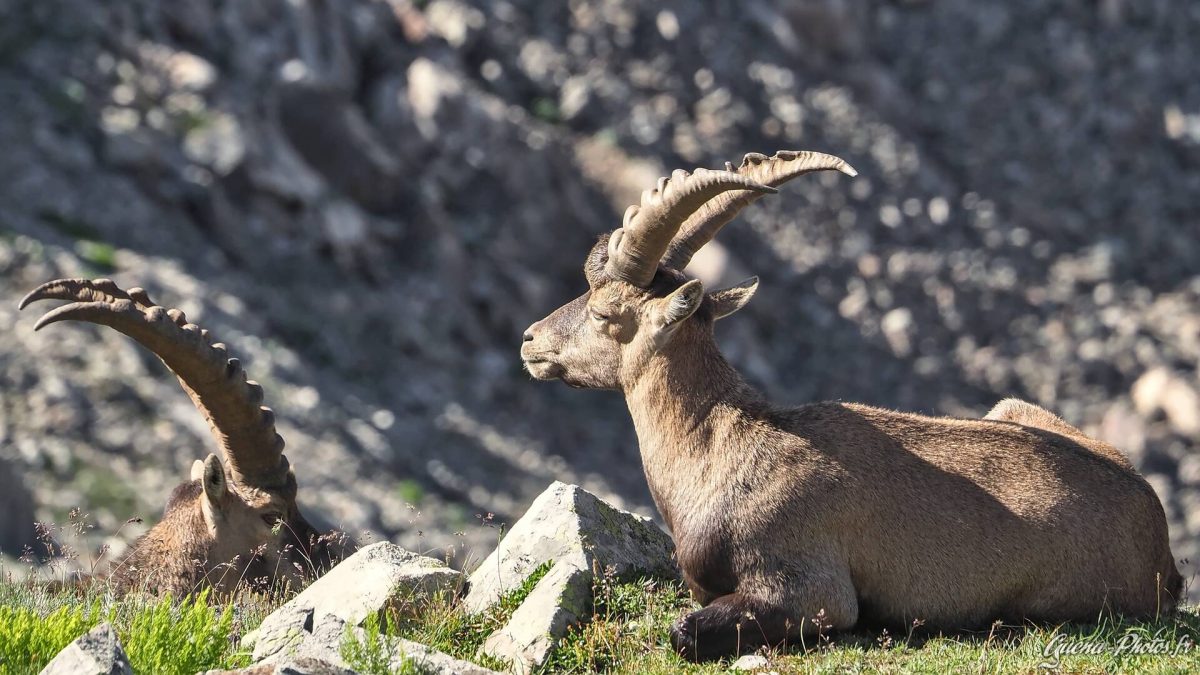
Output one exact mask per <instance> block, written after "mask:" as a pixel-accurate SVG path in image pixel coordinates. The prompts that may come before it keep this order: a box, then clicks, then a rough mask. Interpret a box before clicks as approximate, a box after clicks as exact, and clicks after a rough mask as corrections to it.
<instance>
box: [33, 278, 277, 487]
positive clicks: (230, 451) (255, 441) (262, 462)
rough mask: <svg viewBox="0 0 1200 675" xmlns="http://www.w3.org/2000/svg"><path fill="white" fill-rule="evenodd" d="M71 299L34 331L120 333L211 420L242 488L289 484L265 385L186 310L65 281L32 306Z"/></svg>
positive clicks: (104, 284)
mask: <svg viewBox="0 0 1200 675" xmlns="http://www.w3.org/2000/svg"><path fill="white" fill-rule="evenodd" d="M48 299H54V300H70V301H72V302H71V304H69V305H64V306H62V307H59V308H57V309H53V310H51V311H49V312H47V313H46V314H45V315H44V316H43V317H42V318H41V319H39V320H38V322H37V324H36V325H34V330H40V329H42V328H43V327H45V326H48V325H50V324H52V323H57V322H59V321H68V320H71V321H87V322H90V323H96V324H101V325H105V326H109V327H111V328H114V329H116V330H118V331H120V332H122V333H124V334H125V335H128V336H129V337H131V338H133V339H134V340H136V341H137V342H139V343H140V344H141V345H142V346H144V347H146V348H147V349H149V350H150V351H152V352H154V354H155V355H156V356H158V358H160V359H161V360H162V362H163V363H165V364H166V366H167V368H169V369H170V370H171V372H172V373H174V374H175V376H176V377H178V378H179V383H180V384H181V385H183V388H184V390H185V391H186V392H187V393H188V396H190V397H191V399H192V402H193V403H194V404H195V405H196V408H198V409H199V410H200V412H201V413H203V414H204V417H205V418H206V419H207V420H208V425H209V428H210V429H211V430H212V434H213V437H214V438H216V439H217V445H219V446H220V447H221V450H222V452H223V453H224V455H225V459H226V461H228V462H229V465H230V468H231V469H232V473H233V480H234V482H235V483H240V484H242V485H247V486H250V487H257V488H263V489H271V488H280V487H283V486H285V485H286V484H287V482H288V480H289V473H290V472H289V468H288V461H287V458H286V457H284V456H283V438H282V437H280V436H279V434H277V433H275V413H274V412H272V411H271V409H270V408H267V407H264V406H262V405H261V403H262V398H263V390H262V387H261V386H259V385H258V383H257V382H254V381H253V380H247V379H246V373H245V372H244V371H243V370H242V366H241V363H240V362H239V361H238V360H237V359H234V358H230V357H229V355H228V353H226V350H225V345H223V344H221V343H219V342H218V343H216V344H213V343H212V338H211V337H210V336H209V334H208V331H206V330H204V329H202V328H200V327H199V326H197V325H196V324H193V323H188V322H187V317H186V316H184V314H183V312H181V311H179V310H178V309H164V308H163V307H159V306H157V305H155V304H154V303H153V302H151V301H150V297H149V296H148V295H147V294H146V292H145V291H144V290H142V289H140V288H131V289H129V290H128V291H124V290H122V289H120V288H118V287H117V285H116V284H115V283H113V282H112V281H111V280H109V279H97V280H95V281H90V280H87V279H59V280H57V281H51V282H48V283H45V284H42V285H41V286H38V287H37V288H36V289H34V290H33V291H32V292H31V293H29V295H26V296H25V297H24V298H23V299H22V300H21V303H20V305H18V309H25V307H27V306H28V305H29V304H30V303H33V302H36V301H38V300H48Z"/></svg>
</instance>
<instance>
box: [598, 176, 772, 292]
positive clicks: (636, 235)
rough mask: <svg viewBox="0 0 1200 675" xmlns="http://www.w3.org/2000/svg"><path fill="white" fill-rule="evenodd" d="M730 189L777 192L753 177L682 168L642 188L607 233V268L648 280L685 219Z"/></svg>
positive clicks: (633, 278)
mask: <svg viewBox="0 0 1200 675" xmlns="http://www.w3.org/2000/svg"><path fill="white" fill-rule="evenodd" d="M728 190H736V191H738V192H751V193H753V194H757V193H765V192H775V188H772V187H768V186H766V185H762V184H760V183H759V182H757V181H755V180H754V179H753V178H751V177H748V176H743V175H739V174H737V173H733V172H728V171H710V170H708V169H696V171H695V173H692V174H688V172H686V171H683V170H682V169H681V170H678V171H675V172H674V173H673V174H671V177H670V178H659V179H658V185H657V186H656V187H655V188H654V189H652V190H646V191H645V192H643V193H642V203H641V204H640V205H637V204H635V205H633V206H630V207H629V209H627V210H626V211H625V219H624V224H623V225H622V226H621V227H620V228H618V229H617V230H615V231H614V232H613V233H612V236H611V237H610V238H609V240H608V247H609V248H608V270H609V272H610V273H612V274H613V276H616V277H617V278H619V279H622V280H624V281H627V282H629V283H631V284H633V285H635V286H640V287H643V288H645V287H647V286H649V285H650V282H651V281H652V280H653V279H654V272H655V271H656V270H657V269H658V261H659V259H661V258H662V255H663V253H664V252H665V251H666V250H667V245H668V244H670V243H671V238H672V237H674V236H675V232H676V231H678V230H679V226H680V225H681V224H682V223H683V222H684V219H685V218H687V217H688V216H689V215H691V214H692V212H693V211H695V210H696V209H698V208H700V207H701V206H703V205H704V204H705V203H707V202H708V201H709V200H711V199H713V198H715V197H717V196H718V195H720V194H721V193H723V192H726V191H728Z"/></svg>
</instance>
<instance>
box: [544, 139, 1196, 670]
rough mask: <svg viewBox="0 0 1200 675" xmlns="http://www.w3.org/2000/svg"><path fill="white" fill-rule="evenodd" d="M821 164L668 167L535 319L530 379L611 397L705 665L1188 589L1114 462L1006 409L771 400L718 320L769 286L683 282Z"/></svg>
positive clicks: (1055, 616)
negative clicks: (576, 290) (821, 641)
mask: <svg viewBox="0 0 1200 675" xmlns="http://www.w3.org/2000/svg"><path fill="white" fill-rule="evenodd" d="M820 170H837V171H841V172H842V173H845V174H847V175H850V176H853V175H855V172H854V170H853V169H851V168H850V166H849V165H847V164H846V163H845V162H844V161H842V160H841V159H838V158H837V157H833V156H830V155H824V154H820V153H812V152H780V153H778V154H776V155H775V156H773V157H766V156H763V155H747V156H746V158H745V159H744V160H743V162H742V164H741V165H740V166H738V167H733V166H732V165H726V170H725V171H717V172H713V171H705V170H698V171H697V172H696V173H694V174H692V175H688V174H686V173H684V172H676V173H675V174H674V175H673V176H672V177H671V178H670V179H661V180H660V181H659V184H658V186H657V188H656V189H654V190H650V191H648V192H646V193H645V194H644V195H643V197H642V202H641V204H640V206H636V207H631V208H630V211H629V212H628V213H627V214H626V216H625V222H624V226H623V227H622V228H620V229H618V230H616V231H615V232H613V233H612V234H611V235H609V236H606V237H604V238H602V239H601V240H600V242H599V243H597V244H596V246H595V247H594V248H593V249H592V251H591V253H590V254H589V255H588V258H587V261H586V262H585V264H584V274H585V276H586V277H587V281H588V286H589V289H588V292H587V293H585V294H584V295H582V296H581V297H579V298H577V299H575V300H573V301H572V302H570V303H568V304H567V305H564V306H563V307H561V308H560V309H558V310H556V311H555V312H554V313H552V314H551V315H550V316H548V317H546V318H545V319H543V320H541V321H538V322H537V323H535V324H533V325H532V326H530V328H529V330H528V331H527V332H526V333H525V336H524V342H523V344H522V345H521V356H522V359H523V360H524V362H525V367H526V368H527V369H528V370H529V372H530V374H532V375H533V376H534V377H536V378H538V379H562V380H563V381H564V382H566V383H568V384H571V385H573V386H579V387H593V388H604V389H619V390H621V391H622V392H623V393H624V396H625V400H626V402H627V404H628V406H629V411H630V414H631V416H632V417H633V422H634V426H635V427H636V429H637V435H638V442H639V445H640V448H641V455H642V462H643V465H644V468H645V472H646V478H647V481H648V483H649V487H650V491H651V494H652V495H653V497H654V500H655V504H656V505H657V506H658V509H659V511H660V512H661V513H662V516H663V519H664V520H665V521H666V523H667V525H668V527H670V529H671V532H672V536H673V537H674V539H675V544H676V552H677V557H678V561H679V565H680V567H681V569H682V571H683V574H684V578H685V579H686V580H687V582H688V584H689V586H690V587H691V589H692V592H693V593H694V595H695V596H696V598H697V599H698V600H699V601H700V602H701V603H702V604H703V605H705V607H704V608H703V609H701V610H699V611H696V612H694V613H692V614H690V615H688V616H686V617H684V618H683V619H681V620H680V621H679V622H678V623H677V624H676V625H675V626H674V627H673V628H672V632H671V639H672V644H673V645H674V647H675V649H676V650H678V651H679V653H680V654H682V655H684V656H686V657H688V658H693V659H704V658H710V657H716V656H721V655H724V654H728V653H731V652H733V651H735V650H738V649H741V650H749V649H754V648H756V647H759V646H761V645H764V644H766V645H778V644H781V643H783V642H786V641H789V640H798V639H799V638H801V637H802V636H803V635H804V634H805V633H811V632H814V631H816V630H817V629H818V626H817V625H816V621H818V620H819V621H820V622H821V623H822V624H823V625H824V626H825V627H833V628H848V627H850V626H853V625H855V624H856V623H857V622H859V621H860V620H863V619H870V620H872V621H875V622H883V623H888V624H898V625H911V622H912V621H913V620H916V619H920V620H922V621H925V622H926V623H927V624H928V625H931V626H936V627H943V628H969V627H977V626H982V625H986V624H987V623H988V622H990V621H992V620H994V619H1007V620H1011V621H1023V620H1027V619H1029V620H1050V621H1065V620H1080V621H1095V620H1096V619H1097V617H1098V616H1100V615H1101V614H1102V613H1104V612H1106V611H1109V612H1114V613H1117V614H1123V615H1127V616H1133V617H1145V616H1150V615H1155V614H1157V613H1160V612H1165V611H1168V610H1170V609H1171V608H1172V607H1173V606H1174V605H1175V603H1176V601H1177V600H1178V599H1179V594H1180V592H1181V588H1182V579H1181V577H1180V575H1179V573H1178V571H1177V570H1176V568H1175V563H1174V559H1173V558H1172V556H1171V551H1170V547H1169V544H1168V538H1167V524H1166V517H1165V515H1164V513H1163V509H1162V505H1161V504H1160V503H1159V501H1158V498H1157V496H1156V495H1155V494H1154V491H1153V490H1152V489H1151V488H1150V486H1149V484H1147V483H1146V481H1145V480H1144V479H1143V478H1142V477H1141V476H1139V475H1138V474H1137V472H1136V471H1134V469H1133V467H1132V465H1130V463H1129V461H1128V460H1127V459H1125V458H1124V456H1123V455H1121V453H1120V452H1119V451H1117V450H1116V449H1114V448H1111V447H1110V446H1107V445H1105V444H1103V443H1100V442H1099V441H1096V440H1094V439H1090V438H1087V437H1086V436H1084V435H1083V434H1082V432H1080V431H1079V430H1078V429H1075V428H1074V427H1072V426H1070V425H1068V424H1066V423H1065V422H1063V421H1062V420H1060V419H1058V418H1057V417H1055V416H1054V415H1052V414H1050V413H1048V412H1046V411H1045V410H1042V409H1041V408H1038V407H1037V406H1034V405H1032V404H1028V403H1023V402H1019V401H1012V400H1009V401H1005V402H1003V403H1002V404H1000V405H999V406H997V408H996V410H994V411H993V412H992V413H991V414H989V415H988V418H987V419H984V420H963V419H950V418H937V417H925V416H921V415H913V414H907V413H900V412H893V411H890V410H881V409H878V408H871V407H868V406H862V405H854V404H842V403H818V404H812V405H805V406H800V407H796V408H782V407H777V406H773V405H771V404H770V403H768V402H766V401H764V400H763V399H762V398H761V396H760V395H759V394H758V393H757V392H755V391H754V390H753V389H752V388H751V387H750V386H748V385H747V384H746V383H745V381H744V380H743V379H742V378H741V377H740V376H739V375H738V373H737V372H736V371H734V369H733V368H732V367H730V365H729V364H728V363H727V362H726V361H725V359H724V358H723V357H722V356H721V353H720V351H719V350H718V349H717V347H716V344H715V343H714V341H713V335H712V329H713V323H714V322H715V321H716V320H717V319H721V318H723V317H726V316H729V315H730V314H732V313H734V312H736V311H737V310H738V309H740V308H741V307H742V306H744V305H745V304H746V302H748V301H749V300H750V298H751V297H752V296H753V295H754V291H755V289H756V288H757V285H758V282H757V280H756V279H750V280H747V281H746V282H744V283H742V284H739V285H737V286H734V287H733V288H728V289H724V290H719V291H715V292H710V293H705V292H704V289H703V287H702V285H701V282H700V281H697V280H694V279H688V278H687V277H686V276H685V275H684V274H683V273H682V270H683V269H684V268H685V267H686V266H687V263H688V261H689V260H690V259H691V257H692V255H693V254H694V253H695V252H696V251H697V250H699V249H700V247H701V246H703V245H704V244H705V243H706V242H708V241H709V240H711V239H712V238H713V236H715V235H716V234H717V232H718V231H719V230H720V228H721V227H722V226H724V225H725V224H726V223H728V222H729V221H730V220H731V219H733V217H734V216H735V215H736V214H737V213H738V211H740V210H741V209H742V208H743V207H745V206H746V205H747V204H749V203H750V202H752V201H754V200H755V199H757V198H759V197H760V196H762V195H763V194H767V193H769V192H773V191H774V187H775V186H778V185H780V184H782V183H784V182H785V181H787V180H790V179H791V178H794V177H796V176H799V175H801V174H804V173H808V172H810V171H820Z"/></svg>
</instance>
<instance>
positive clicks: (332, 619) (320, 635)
mask: <svg viewBox="0 0 1200 675" xmlns="http://www.w3.org/2000/svg"><path fill="white" fill-rule="evenodd" d="M367 639H368V636H367V631H365V630H364V629H362V628H359V627H357V626H353V625H349V624H347V623H346V622H345V621H342V620H341V619H339V618H338V617H336V616H333V615H331V614H326V615H325V616H324V617H322V618H321V620H320V621H319V622H318V623H317V624H316V625H315V626H314V627H313V630H312V632H311V633H309V634H307V635H306V636H305V638H304V640H303V641H302V642H300V643H299V644H297V645H295V646H294V647H293V648H292V649H291V650H290V652H289V656H288V659H289V660H290V661H313V660H319V661H322V662H325V663H327V664H330V665H332V666H336V667H341V668H350V664H348V663H347V662H346V660H345V659H344V658H343V657H342V645H343V644H344V643H345V642H346V641H347V640H358V641H359V642H360V643H364V642H365V641H366V640H367ZM380 639H382V640H383V645H382V649H383V650H384V653H386V654H387V655H388V670H389V671H390V672H399V671H403V672H409V671H407V670H404V668H405V667H411V666H413V665H415V666H416V669H417V670H418V671H419V672H421V673H427V674H428V675H496V673H495V671H493V670H488V669H487V668H484V667H483V666H479V665H476V664H474V663H471V662H469V661H463V660H461V659H456V658H454V657H452V656H450V655H449V654H445V653H442V652H439V651H438V650H436V649H433V648H432V647H428V646H426V645H423V644H420V643H417V642H413V641H411V640H404V639H401V638H396V637H386V636H385V637H382V638H380ZM281 663H283V662H282V661H281Z"/></svg>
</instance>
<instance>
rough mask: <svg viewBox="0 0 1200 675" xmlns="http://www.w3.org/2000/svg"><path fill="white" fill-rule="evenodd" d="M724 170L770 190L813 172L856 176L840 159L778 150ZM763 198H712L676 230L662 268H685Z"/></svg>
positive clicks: (753, 194) (736, 194)
mask: <svg viewBox="0 0 1200 675" xmlns="http://www.w3.org/2000/svg"><path fill="white" fill-rule="evenodd" d="M725 169H726V171H729V172H732V173H736V174H738V175H740V176H744V177H746V178H749V179H750V180H752V181H755V182H757V183H762V184H763V185H770V186H771V187H778V186H780V185H782V184H784V183H786V182H787V181H789V180H791V179H793V178H795V177H796V176H801V175H803V174H806V173H811V172H813V171H830V170H833V171H841V172H842V173H844V174H846V175H848V176H857V175H858V172H857V171H855V170H854V167H852V166H850V165H849V164H847V163H846V160H844V159H842V158H840V157H834V156H833V155H826V154H825V153H822V152H809V151H791V150H780V151H779V152H777V153H775V155H774V156H773V157H767V156H766V155H760V154H758V153H756V152H752V153H750V154H748V155H746V156H745V157H743V158H742V165H741V166H739V167H737V168H736V169H735V168H734V167H733V165H732V164H730V163H729V162H726V163H725ZM762 194H763V193H762V192H761V191H752V190H734V191H730V192H725V193H723V194H719V195H717V196H715V197H713V198H712V199H711V200H709V201H708V203H706V204H705V205H704V206H702V207H700V208H699V209H698V210H697V211H695V212H694V213H692V215H691V216H689V217H688V219H687V221H686V222H685V223H684V224H683V226H682V227H680V228H679V234H678V235H677V236H676V237H675V238H674V239H673V240H672V241H671V243H670V245H669V246H668V247H667V252H666V255H664V256H663V261H662V262H663V265H665V266H667V267H672V268H674V269H677V270H682V269H683V268H685V267H687V264H688V262H689V261H691V259H692V256H693V255H695V254H696V251H699V250H700V247H702V246H704V245H705V244H707V243H708V242H709V241H711V240H712V238H713V237H715V236H716V235H717V232H719V231H720V230H721V228H722V227H724V226H725V224H726V223H728V222H729V221H731V220H733V219H734V218H735V217H736V216H737V214H738V212H740V211H741V210H742V209H743V208H745V207H746V206H748V205H750V203H751V202H753V201H754V200H756V199H758V198H759V197H761V196H762Z"/></svg>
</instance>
